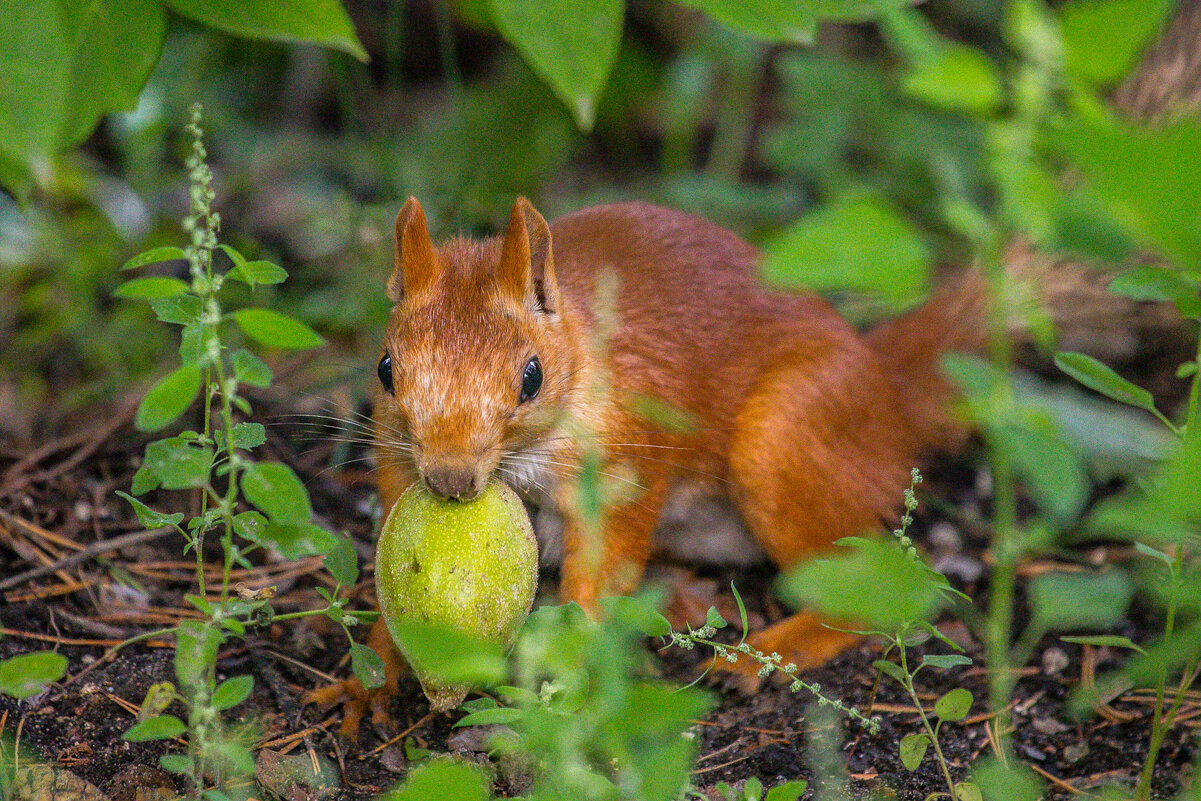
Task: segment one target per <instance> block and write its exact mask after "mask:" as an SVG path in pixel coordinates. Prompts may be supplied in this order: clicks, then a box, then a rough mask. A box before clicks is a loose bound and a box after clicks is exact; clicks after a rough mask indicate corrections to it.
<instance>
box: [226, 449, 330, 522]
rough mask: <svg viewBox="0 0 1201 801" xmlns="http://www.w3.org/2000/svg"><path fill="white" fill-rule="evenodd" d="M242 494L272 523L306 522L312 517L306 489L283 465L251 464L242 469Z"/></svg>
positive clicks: (294, 474) (274, 463)
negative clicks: (243, 470)
mask: <svg viewBox="0 0 1201 801" xmlns="http://www.w3.org/2000/svg"><path fill="white" fill-rule="evenodd" d="M242 493H243V494H244V495H245V496H246V500H248V501H250V502H251V503H252V504H254V505H255V506H256V507H258V508H259V510H260V511H262V512H263V514H265V515H267V517H269V518H270V519H271V522H273V523H280V524H301V523H308V522H309V520H310V519H312V517H313V506H312V504H311V503H310V502H309V492H308V490H306V489H305V488H304V484H302V483H301V481H300V479H299V478H297V477H296V473H294V472H293V471H292V468H290V467H288V466H287V465H285V464H280V463H279V462H255V463H254V464H252V465H251V466H250V467H248V468H246V471H245V472H244V473H242Z"/></svg>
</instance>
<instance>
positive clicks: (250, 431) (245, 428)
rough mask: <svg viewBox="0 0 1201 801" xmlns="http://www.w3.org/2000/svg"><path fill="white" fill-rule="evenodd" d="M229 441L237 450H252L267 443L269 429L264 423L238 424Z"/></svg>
mask: <svg viewBox="0 0 1201 801" xmlns="http://www.w3.org/2000/svg"><path fill="white" fill-rule="evenodd" d="M229 441H230V443H231V444H232V445H233V446H234V447H235V448H243V449H245V450H251V449H252V448H257V447H258V446H260V445H262V444H263V443H264V442H266V441H267V429H266V428H264V427H263V424H262V423H237V424H236V425H234V429H233V431H232V432H231V433H230V437H229Z"/></svg>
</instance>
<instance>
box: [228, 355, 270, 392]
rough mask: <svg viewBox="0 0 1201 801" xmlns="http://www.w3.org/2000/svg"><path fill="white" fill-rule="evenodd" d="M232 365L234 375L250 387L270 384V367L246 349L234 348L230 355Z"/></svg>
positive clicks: (261, 386)
mask: <svg viewBox="0 0 1201 801" xmlns="http://www.w3.org/2000/svg"><path fill="white" fill-rule="evenodd" d="M230 360H231V361H232V362H233V366H234V377H235V378H237V379H238V381H239V382H240V383H243V384H245V385H247V386H250V387H259V388H260V389H261V388H263V387H269V386H271V379H272V378H273V376H272V374H271V368H270V367H268V366H267V363H266V362H264V361H263V360H262V359H260V358H259V357H258V356H255V355H254V354H253V353H251V352H250V351H248V350H235V351H234V352H233V355H232V356H231V357H230Z"/></svg>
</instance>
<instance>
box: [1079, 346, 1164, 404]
mask: <svg viewBox="0 0 1201 801" xmlns="http://www.w3.org/2000/svg"><path fill="white" fill-rule="evenodd" d="M1055 366H1056V367H1058V368H1059V369H1060V370H1063V371H1064V372H1065V373H1067V374H1068V375H1070V376H1071V377H1072V378H1074V379H1076V380H1077V381H1079V382H1080V383H1081V384H1084V386H1086V387H1088V388H1089V389H1092V390H1095V391H1097V392H1100V393H1101V394H1102V395H1104V396H1105V397H1107V398H1110V399H1112V400H1116V401H1118V402H1119V403H1125V404H1127V405H1129V406H1136V407H1138V408H1139V409H1146V410H1148V411H1150V410H1152V409H1154V408H1155V399H1154V398H1153V397H1151V393H1150V392H1148V391H1147V390H1145V389H1143V388H1142V387H1139V386H1136V385H1134V384H1132V383H1130V382H1129V381H1127V380H1126V379H1124V378H1122V377H1121V376H1120V375H1118V374H1117V373H1115V372H1114V371H1113V369H1112V368H1110V367H1109V366H1108V365H1106V364H1103V363H1102V362H1099V361H1097V360H1096V359H1094V358H1093V357H1092V356H1089V355H1087V354H1084V353H1072V352H1069V351H1064V352H1061V353H1056V354H1055Z"/></svg>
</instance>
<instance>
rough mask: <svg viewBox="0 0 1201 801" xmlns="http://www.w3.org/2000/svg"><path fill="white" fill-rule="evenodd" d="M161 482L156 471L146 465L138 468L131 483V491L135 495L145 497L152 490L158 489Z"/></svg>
mask: <svg viewBox="0 0 1201 801" xmlns="http://www.w3.org/2000/svg"><path fill="white" fill-rule="evenodd" d="M158 485H159V480H158V476H156V475H155V474H154V471H153V470H151V469H150V468H148V467H147V466H146V465H145V464H143V465H142V466H141V467H139V468H138V470H137V472H136V473H134V474H133V478H132V479H130V482H129V491H130V492H131V493H133V494H134V495H145V494H146V493H147V492H150V490H152V489H158Z"/></svg>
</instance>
